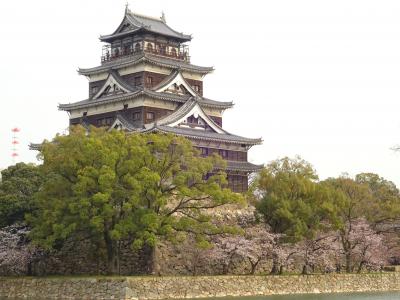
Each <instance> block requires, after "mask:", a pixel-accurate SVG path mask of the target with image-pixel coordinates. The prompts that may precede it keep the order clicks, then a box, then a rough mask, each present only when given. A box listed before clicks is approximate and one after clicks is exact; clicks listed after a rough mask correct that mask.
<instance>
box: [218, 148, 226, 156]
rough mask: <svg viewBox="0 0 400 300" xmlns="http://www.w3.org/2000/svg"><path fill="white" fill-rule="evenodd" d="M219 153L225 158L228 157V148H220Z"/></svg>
mask: <svg viewBox="0 0 400 300" xmlns="http://www.w3.org/2000/svg"><path fill="white" fill-rule="evenodd" d="M218 153H219V155H220V156H221V157H223V158H227V157H228V150H224V149H219V151H218Z"/></svg>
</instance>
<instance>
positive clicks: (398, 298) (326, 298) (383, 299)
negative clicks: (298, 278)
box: [0, 292, 400, 300]
mask: <svg viewBox="0 0 400 300" xmlns="http://www.w3.org/2000/svg"><path fill="white" fill-rule="evenodd" d="M6 299H7V300H13V299H10V298H1V297H0V300H6ZM47 299H48V298H47V297H43V298H34V299H32V298H31V299H30V300H47ZM206 299H209V300H400V292H383V293H382V292H377V293H338V294H307V295H278V296H256V297H223V298H203V299H201V300H206ZM189 300H199V299H189Z"/></svg>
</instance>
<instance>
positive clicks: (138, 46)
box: [135, 43, 141, 52]
mask: <svg viewBox="0 0 400 300" xmlns="http://www.w3.org/2000/svg"><path fill="white" fill-rule="evenodd" d="M140 48H141V47H140V44H139V43H136V45H135V52H140Z"/></svg>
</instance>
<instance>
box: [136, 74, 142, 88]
mask: <svg viewBox="0 0 400 300" xmlns="http://www.w3.org/2000/svg"><path fill="white" fill-rule="evenodd" d="M140 85H142V77H141V76H137V77H135V86H140Z"/></svg>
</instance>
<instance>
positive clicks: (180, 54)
mask: <svg viewBox="0 0 400 300" xmlns="http://www.w3.org/2000/svg"><path fill="white" fill-rule="evenodd" d="M144 52H145V53H150V54H154V55H158V56H162V57H168V58H172V59H177V60H182V61H185V62H187V63H190V56H189V52H188V51H187V50H181V49H180V50H179V51H176V50H175V49H174V50H173V51H168V50H166V49H165V48H157V49H154V48H142V47H135V48H130V47H125V48H121V47H118V48H114V49H112V48H111V47H110V46H109V45H107V46H104V47H103V54H102V56H101V63H102V64H103V63H106V62H109V61H113V60H116V59H120V58H125V57H129V56H133V55H137V54H139V53H144Z"/></svg>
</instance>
